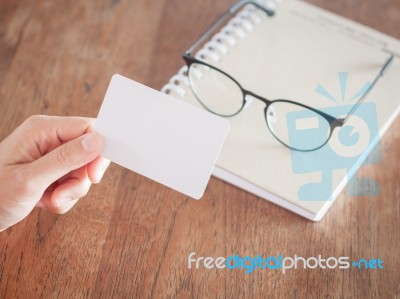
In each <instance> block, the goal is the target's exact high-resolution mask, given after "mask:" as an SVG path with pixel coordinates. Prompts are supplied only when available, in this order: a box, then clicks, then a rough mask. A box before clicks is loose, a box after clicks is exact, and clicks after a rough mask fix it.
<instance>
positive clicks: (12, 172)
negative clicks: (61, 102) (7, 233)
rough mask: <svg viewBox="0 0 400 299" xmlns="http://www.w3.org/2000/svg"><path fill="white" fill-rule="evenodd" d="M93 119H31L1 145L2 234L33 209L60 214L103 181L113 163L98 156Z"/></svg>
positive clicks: (0, 225) (97, 138)
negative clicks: (105, 173)
mask: <svg viewBox="0 0 400 299" xmlns="http://www.w3.org/2000/svg"><path fill="white" fill-rule="evenodd" d="M93 123H94V119H90V118H83V117H51V116H31V117H30V118H28V119H27V120H26V121H25V122H24V123H23V124H22V125H20V126H19V127H18V128H17V129H15V131H14V132H13V133H12V134H11V135H10V136H8V137H7V138H6V139H4V140H3V141H2V142H1V143H0V231H2V230H5V229H7V228H8V227H10V226H12V225H14V224H16V223H17V222H19V221H21V220H22V219H24V218H25V217H26V216H27V215H28V214H29V213H30V212H31V211H32V210H33V208H34V207H35V206H37V207H40V208H44V209H46V210H49V211H51V212H54V213H58V214H62V213H65V212H67V211H68V210H70V209H71V208H72V207H73V206H74V205H75V204H76V202H77V201H78V200H79V198H81V197H83V196H85V195H86V194H87V192H88V191H89V188H90V186H91V184H92V183H98V182H100V180H101V178H102V177H103V174H104V172H105V171H106V169H107V167H108V165H109V163H110V162H109V161H108V160H106V159H104V158H101V157H99V155H100V152H101V150H102V147H103V142H102V139H101V137H100V136H99V135H98V134H96V133H91V132H92V128H93Z"/></svg>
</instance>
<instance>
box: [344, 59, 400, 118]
mask: <svg viewBox="0 0 400 299" xmlns="http://www.w3.org/2000/svg"><path fill="white" fill-rule="evenodd" d="M393 58H394V55H393V54H392V55H390V57H389V58H388V60H387V61H386V62H385V64H384V65H383V66H382V68H381V70H380V71H379V74H378V75H377V76H376V77H375V79H374V81H372V83H371V84H370V85H369V86H368V88H367V90H366V91H365V92H364V93H363V95H362V96H361V97H360V98H359V99H358V101H357V102H356V103H355V104H354V106H353V107H352V108H351V110H350V111H349V113H348V114H347V115H346V117H345V118H344V119H343V123H345V122H346V121H347V120H348V119H349V117H350V116H351V115H352V114H353V113H354V111H355V110H356V109H357V108H358V106H360V104H361V103H362V102H363V101H364V100H365V98H366V97H367V95H368V94H369V93H370V91H371V90H372V89H373V88H374V86H375V84H376V83H377V82H378V81H379V79H380V78H381V77H382V76H383V75H384V74H385V72H386V70H387V69H388V68H389V65H390V64H391V63H392V61H393Z"/></svg>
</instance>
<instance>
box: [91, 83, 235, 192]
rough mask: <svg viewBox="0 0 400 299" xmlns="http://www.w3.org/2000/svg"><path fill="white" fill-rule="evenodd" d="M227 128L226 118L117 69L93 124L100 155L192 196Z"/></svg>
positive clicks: (202, 185) (203, 184)
mask: <svg viewBox="0 0 400 299" xmlns="http://www.w3.org/2000/svg"><path fill="white" fill-rule="evenodd" d="M228 130H229V122H228V121H227V120H226V119H223V118H221V117H218V116H216V115H213V114H211V113H209V112H206V111H203V110H201V109H198V108H196V107H194V106H191V105H189V104H186V103H184V102H182V101H180V100H178V99H175V98H173V97H171V96H169V95H166V94H163V93H161V92H159V91H156V90H154V89H151V88H149V87H147V86H144V85H142V84H140V83H137V82H135V81H133V80H130V79H128V78H125V77H123V76H121V75H114V76H113V77H112V79H111V82H110V85H109V87H108V90H107V93H106V95H105V98H104V101H103V104H102V106H101V109H100V112H99V115H98V117H97V121H96V125H95V132H98V133H99V134H100V135H101V136H102V137H103V140H104V149H103V152H102V156H103V157H105V158H107V159H109V160H111V161H112V162H114V163H116V164H119V165H121V166H123V167H125V168H128V169H130V170H132V171H134V172H137V173H139V174H141V175H143V176H146V177H148V178H150V179H152V180H154V181H157V182H159V183H161V184H164V185H166V186H168V187H170V188H172V189H175V190H177V191H179V192H182V193H184V194H186V195H188V196H190V197H192V198H195V199H200V198H201V197H202V196H203V193H204V190H205V188H206V187H207V183H208V181H209V179H210V175H211V172H212V170H213V168H214V165H215V163H216V161H217V158H218V155H219V152H220V150H221V148H222V145H223V142H224V140H225V137H226V135H227V133H228ZM149 192H151V190H149Z"/></svg>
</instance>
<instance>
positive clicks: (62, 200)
mask: <svg viewBox="0 0 400 299" xmlns="http://www.w3.org/2000/svg"><path fill="white" fill-rule="evenodd" d="M71 201H72V198H70V197H63V198H59V199H57V205H58V207H62V206H64V205H65V204H67V203H70V202H71Z"/></svg>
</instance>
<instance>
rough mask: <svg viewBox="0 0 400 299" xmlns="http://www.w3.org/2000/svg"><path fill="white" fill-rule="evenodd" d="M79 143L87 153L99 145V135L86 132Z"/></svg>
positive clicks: (96, 148)
mask: <svg viewBox="0 0 400 299" xmlns="http://www.w3.org/2000/svg"><path fill="white" fill-rule="evenodd" d="M81 143H82V147H83V149H84V150H85V152H88V153H91V152H95V151H97V150H98V149H99V147H100V142H99V137H98V136H97V135H96V133H89V134H86V135H85V137H83V138H82V140H81Z"/></svg>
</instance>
